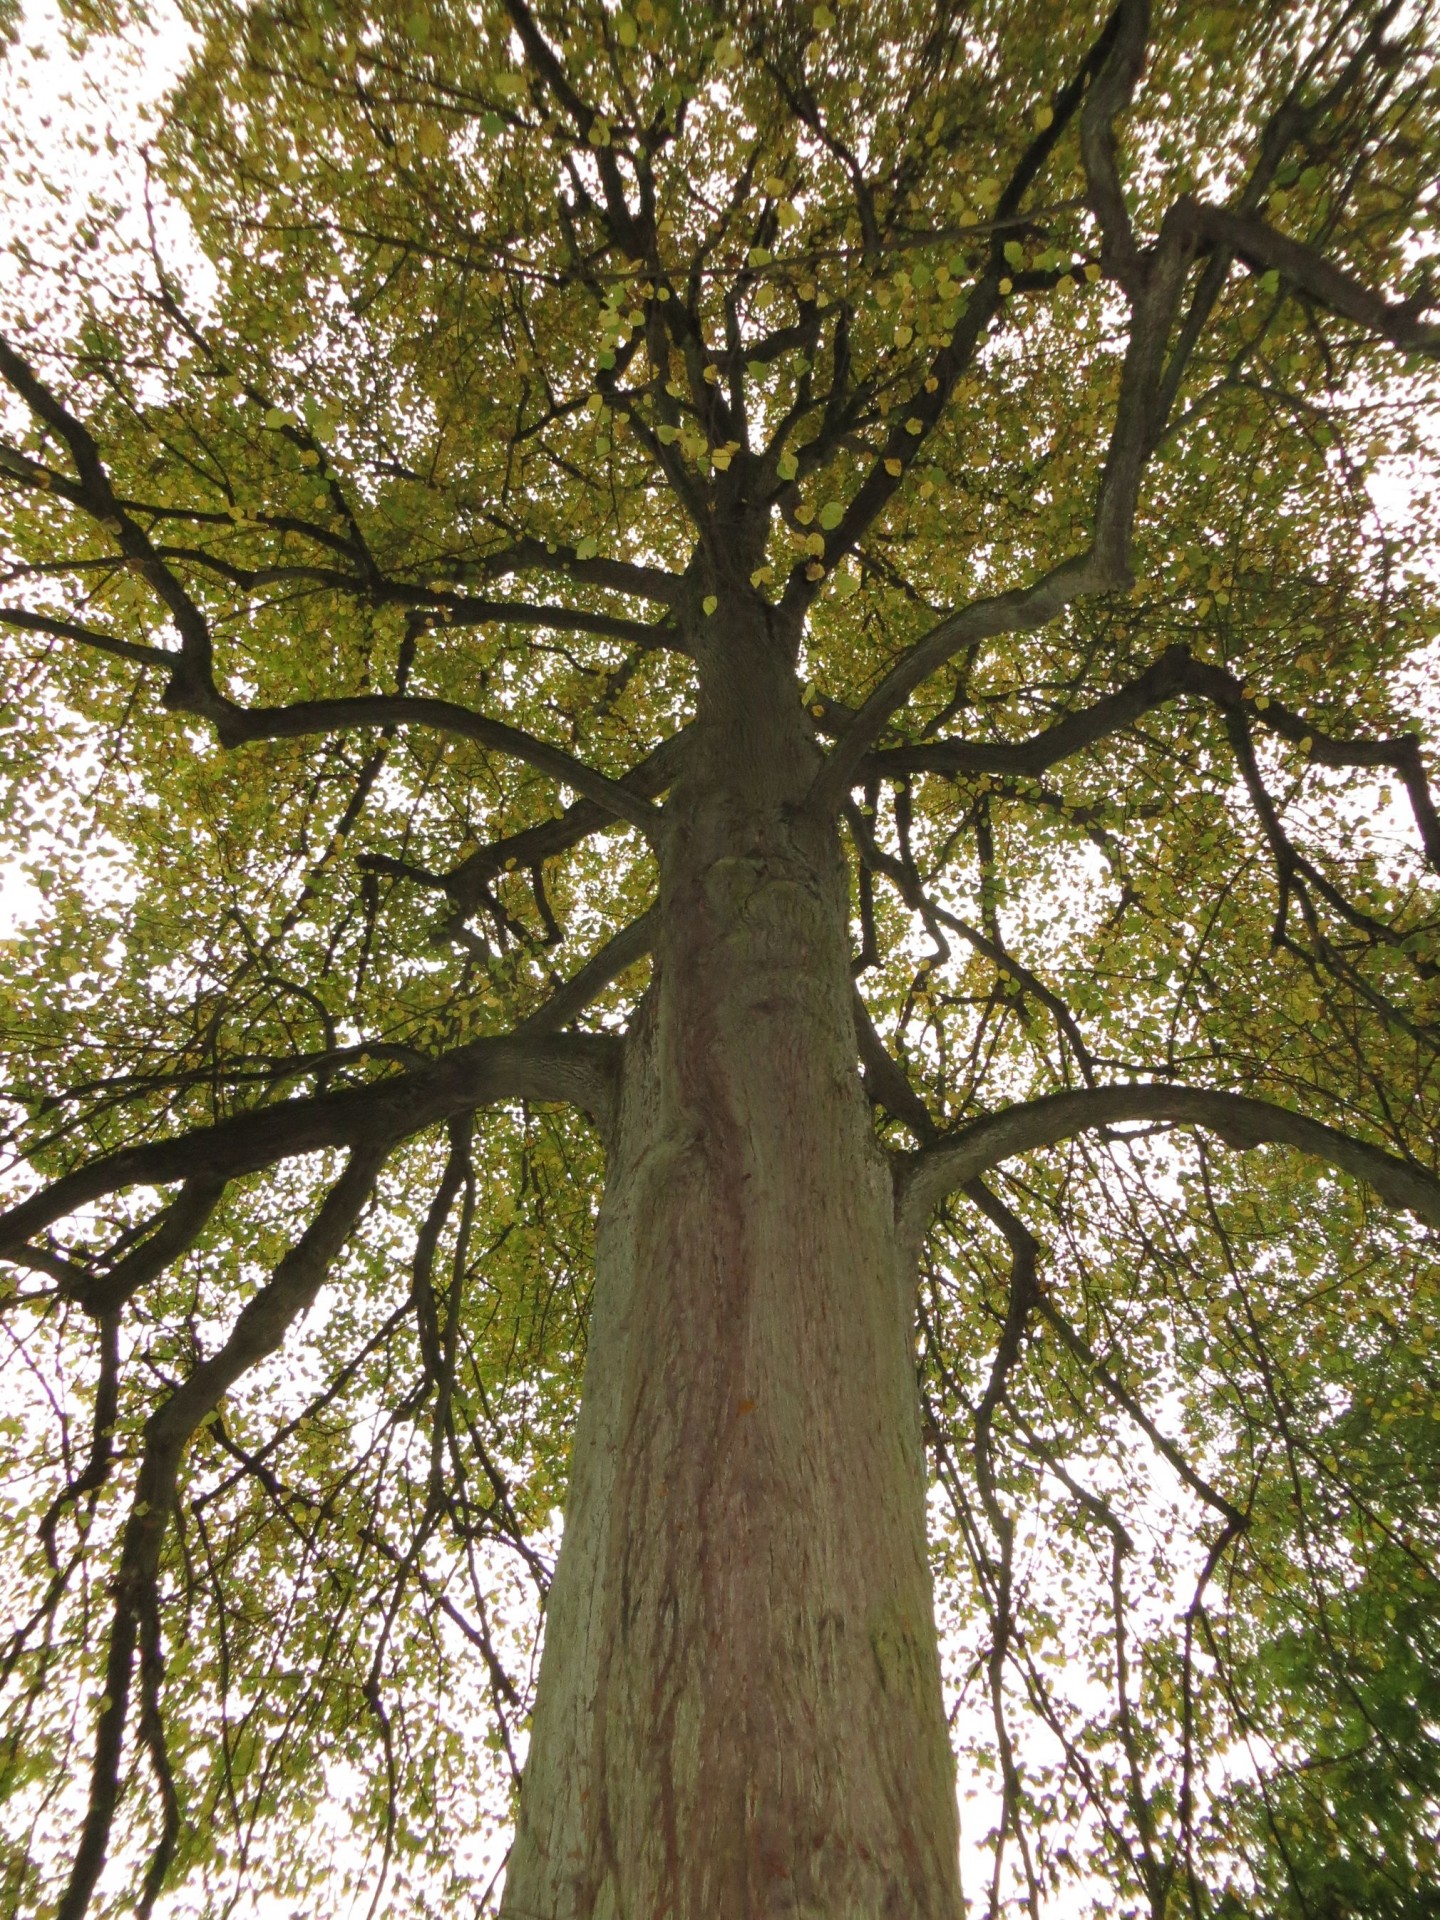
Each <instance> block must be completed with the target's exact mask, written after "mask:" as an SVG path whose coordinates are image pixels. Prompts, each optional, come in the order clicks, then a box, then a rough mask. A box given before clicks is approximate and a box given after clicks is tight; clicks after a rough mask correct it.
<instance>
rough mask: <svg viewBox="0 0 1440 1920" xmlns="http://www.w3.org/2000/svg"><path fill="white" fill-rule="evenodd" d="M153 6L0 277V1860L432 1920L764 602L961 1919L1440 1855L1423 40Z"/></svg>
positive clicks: (1127, 25)
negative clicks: (163, 91)
mask: <svg viewBox="0 0 1440 1920" xmlns="http://www.w3.org/2000/svg"><path fill="white" fill-rule="evenodd" d="M183 11H184V18H185V23H186V28H187V31H188V33H189V35H190V47H189V52H188V55H187V60H186V65H185V69H184V72H183V74H182V76H181V78H180V79H179V81H178V82H177V84H176V86H175V88H174V89H173V92H172V93H171V94H170V95H169V97H168V98H167V100H166V103H165V106H164V110H163V116H162V124H161V127H160V130H159V132H158V135H157V138H156V139H155V141H154V143H153V144H152V145H151V146H150V147H149V148H148V149H147V154H146V169H147V173H146V178H147V182H148V186H147V198H146V207H145V208H139V209H137V208H135V207H122V206H120V205H118V204H114V203H112V202H106V201H105V200H104V199H103V198H102V199H100V200H97V201H96V202H94V203H93V204H89V205H85V206H80V207H76V206H74V205H70V206H68V207H66V208H65V209H64V219H63V221H62V225H61V228H60V229H57V230H56V231H54V232H52V231H48V230H42V228H41V227H40V225H38V224H37V221H38V216H33V217H32V216H28V215H27V218H26V220H25V221H24V222H21V221H20V220H19V219H18V218H16V219H14V220H12V222H11V230H10V231H9V233H8V235H7V236H6V240H7V244H8V252H7V254H6V256H5V258H6V263H7V264H6V272H5V274H4V276H3V288H0V376H3V380H4V383H5V385H4V399H3V402H0V424H3V433H0V502H3V520H0V659H3V673H4V693H3V700H4V715H5V731H4V735H3V741H4V746H3V756H4V758H3V775H4V793H5V804H4V809H3V818H4V823H5V832H6V835H7V843H8V845H9V847H10V848H11V849H13V854H14V857H15V859H16V860H17V861H18V862H20V863H21V865H22V867H23V870H24V871H25V872H26V873H27V874H28V876H29V878H30V881H31V883H32V886H33V888H34V890H35V895H36V898H37V899H38V901H39V902H40V904H39V905H38V906H37V907H36V908H35V910H34V911H33V913H28V914H22V917H21V922H20V924H19V925H18V927H17V929H16V930H15V932H14V934H13V937H11V938H9V939H8V940H6V941H5V942H4V943H3V945H0V1023H3V1031H4V1040H5V1049H6V1055H7V1065H6V1069H5V1077H4V1088H3V1092H4V1109H3V1118H4V1132H5V1141H6V1149H7V1153H8V1156H9V1173H8V1175H7V1183H8V1184H7V1199H8V1204H9V1209H10V1210H9V1211H8V1212H7V1213H6V1214H5V1215H4V1216H3V1218H0V1251H3V1253H4V1256H5V1258H6V1259H7V1260H8V1261H10V1262H11V1263H12V1267H13V1272H14V1278H13V1279H12V1280H10V1281H8V1282H6V1283H5V1291H4V1292H3V1294H0V1328H3V1333H4V1340H5V1349H6V1358H5V1375H6V1395H5V1398H6V1402H7V1405H6V1411H5V1415H4V1420H3V1423H0V1424H3V1428H4V1432H5V1435H6V1444H7V1452H8V1457H7V1473H8V1478H7V1481H6V1493H5V1497H4V1501H3V1503H0V1534H3V1541H4V1554H3V1573H0V1585H3V1589H4V1592H5V1599H6V1616H7V1618H6V1622H5V1628H4V1631H5V1635H6V1637H5V1639H4V1641H3V1649H0V1679H3V1682H4V1686H5V1689H6V1691H5V1696H4V1698H5V1707H4V1715H5V1718H4V1721H3V1733H0V1809H3V1812H0V1822H3V1839H0V1848H3V1851H0V1886H3V1887H4V1903H5V1905H6V1908H7V1910H10V1911H19V1912H25V1913H35V1914H46V1913H52V1912H55V1911H57V1910H58V1911H60V1912H61V1913H63V1914H64V1915H65V1916H66V1920H76V1916H78V1915H79V1914H80V1913H81V1912H83V1911H84V1910H85V1907H86V1904H87V1902H88V1901H89V1899H90V1898H91V1894H92V1889H93V1894H94V1900H95V1902H96V1910H102V1911H113V1912H122V1911H123V1912H133V1911H137V1910H138V1911H140V1912H141V1913H149V1912H150V1911H151V1910H152V1908H154V1910H155V1911H157V1912H165V1911H173V1912H175V1913H183V1912H191V1911H197V1912H205V1913H212V1912H213V1913H216V1914H219V1913H221V1912H227V1911H232V1910H234V1903H235V1902H236V1901H237V1900H242V1899H248V1898H250V1897H252V1896H253V1895H254V1894H255V1893H256V1892H257V1891H269V1892H273V1893H274V1894H276V1895H277V1896H279V1897H283V1898H284V1899H286V1900H288V1901H289V1902H291V1903H292V1904H293V1903H299V1904H300V1905H301V1906H302V1907H303V1909H304V1911H306V1912H307V1913H312V1914H315V1915H319V1914H322V1913H328V1912H330V1911H332V1910H333V1911H336V1912H339V1911H342V1910H344V1901H345V1900H346V1899H348V1898H349V1894H350V1891H351V1889H352V1887H354V1886H359V1887H361V1888H363V1889H364V1890H365V1891H366V1893H367V1895H368V1894H369V1893H370V1892H371V1891H374V1893H375V1898H376V1901H377V1903H378V1904H377V1906H376V1907H375V1908H374V1909H372V1910H374V1911H384V1912H390V1913H395V1914H402V1913H410V1912H414V1913H428V1912H437V1913H438V1912H440V1911H446V1912H449V1911H453V1910H454V1906H455V1902H456V1901H458V1900H462V1899H464V1900H468V1901H473V1900H475V1899H481V1898H489V1897H490V1895H489V1894H487V1891H486V1890H487V1888H489V1889H491V1890H492V1891H493V1887H494V1884H495V1876H496V1872H497V1868H498V1867H499V1865H500V1862H501V1859H502V1857H503V1851H504V1838H503V1836H504V1832H505V1830H506V1826H507V1822H508V1820H509V1818H510V1805H511V1795H512V1793H513V1790H514V1786H515V1783H516V1781H517V1780H518V1777H519V1772H520V1768H521V1764H522V1761H523V1755H524V1738H525V1728H526V1723H527V1715H528V1713H529V1709H530V1705H531V1700H532V1696H533V1689H534V1649H535V1640H536V1635H537V1632H538V1622H539V1619H540V1615H541V1612H542V1610H543V1601H544V1596H545V1594H546V1591H547V1586H548V1582H549V1577H550V1572H551V1568H552V1564H553V1557H554V1553H555V1549H556V1545H557V1542H558V1536H559V1511H560V1508H561V1506H562V1503H563V1498H564V1488H565V1480H566V1468H567V1458H568V1448H569V1441H570V1435H571V1430H572V1425H573V1419H574V1409H575V1405H576V1402H577V1397H578V1394H579V1387H580V1379H581V1373H582V1369H583V1364H584V1358H585V1351H586V1328H587V1312H588V1302H589V1280H588V1275H589V1270H590V1258H591V1254H590V1247H591V1236H592V1232H593V1226H594V1220H595V1216H596V1212H597V1209H598V1207H599V1204H600V1194H601V1187H602V1180H603V1166H604V1136H605V1129H606V1126H607V1124H608V1102H609V1100H610V1088H611V1083H612V1077H613V1073H614V1060H615V1056H616V1050H617V1048H619V1047H620V1046H621V1045H622V1044H623V1036H624V1034H625V1032H626V1030H627V1027H628V1026H629V1024H630V1023H631V1021H632V1019H633V1016H634V1013H635V1009H636V1007H637V1004H638V1003H639V1001H640V998H641V995H642V994H643V992H644V990H645V986H646V982H647V978H648V970H649V954H650V950H651V945H652V940H653V937H654V913H655V908H654V904H653V902H654V890H655V872H656V869H655V857H654V847H655V843H656V836H657V833H658V831H659V825H658V823H659V822H660V821H661V820H662V819H663V815H664V806H665V796H666V795H667V793H668V791H669V789H670V787H671V784H672V782H673V781H674V780H675V778H676V776H677V772H678V770H679V769H680V768H681V766H682V765H683V764H684V758H685V754H686V751H687V742H688V740H689V738H690V735H691V731H692V728H693V724H694V711H695V657H696V652H697V644H698V642H697V635H703V633H704V632H705V630H706V628H707V623H711V622H714V621H716V620H719V619H724V618H725V617H726V613H727V609H728V608H729V607H730V606H731V605H735V604H740V603H742V602H743V603H744V604H745V605H746V606H748V607H750V608H751V609H752V610H756V609H758V610H760V614H761V617H763V618H764V619H766V620H771V621H773V622H777V623H788V624H789V627H790V628H792V629H793V630H794V631H795V632H796V633H798V634H800V635H801V636H802V638H801V640H800V643H799V644H800V648H801V652H800V664H799V669H798V685H797V695H798V697H800V698H802V699H803V701H804V705H805V709H806V714H807V720H808V724H809V726H810V727H811V729H812V730H813V733H814V736H815V740H816V742H817V745H818V748H819V749H820V751H821V752H822V754H823V764H822V770H821V772H820V774H819V777H818V780H817V784H816V789H815V797H816V804H817V805H822V806H828V807H830V808H831V809H832V810H833V811H834V812H835V814H836V815H837V816H838V817H839V818H840V819H841V821H842V823H843V834H844V845H845V848H846V855H847V859H848V861H849V863H850V874H851V887H852V905H853V947H854V954H855V961H854V975H855V987H856V994H857V1002H856V1009H857V1010H856V1028H857V1038H856V1046H857V1050H858V1057H859V1059H860V1061H861V1062H862V1065H863V1070H864V1075H865V1085H866V1089H867V1091H868V1093H869V1095H870V1097H871V1100H872V1102H873V1104H874V1109H875V1127H876V1130H877V1135H878V1137H879V1139H880V1140H881V1142H882V1143H883V1145H884V1146H885V1147H886V1149H887V1150H888V1151H890V1152H891V1153H892V1154H893V1155H894V1162H895V1166H896V1170H897V1180H898V1183H899V1191H900V1193H901V1206H902V1214H903V1215H904V1217H905V1218H907V1219H908V1220H909V1222H910V1223H911V1225H912V1226H913V1229H914V1233H915V1235H916V1237H917V1240H918V1239H922V1238H923V1244H924V1253H923V1256H922V1284H921V1292H920V1304H919V1316H918V1333H917V1343H916V1361H917V1367H918V1371H919V1379H920V1386H921V1392H922V1396H923V1407H924V1419H925V1429H926V1443H927V1448H928V1455H929V1461H930V1466H931V1470H932V1474H933V1488H932V1499H931V1523H932V1549H933V1561H934V1569H935V1577H936V1582H937V1607H938V1618H939V1622H940V1626H941V1629H942V1636H943V1637H942V1647H943V1653H944V1659H945V1667H946V1680H947V1686H948V1688H949V1695H948V1697H949V1700H950V1702H951V1703H952V1704H953V1706H954V1714H953V1718H952V1729H953V1734H954V1741H955V1747H956V1753H957V1760H958V1766H959V1775H960V1784H961V1791H962V1803H961V1804H962V1812H961V1818H962V1829H963V1833H964V1840H965V1862H966V1874H967V1894H968V1896H969V1899H970V1901H971V1903H972V1906H973V1910H974V1911H975V1912H977V1913H978V1912H991V1913H995V1914H998V1913H1000V1912H1001V1911H1012V1912H1016V1911H1019V1912H1029V1913H1032V1914H1034V1915H1037V1916H1038V1915H1041V1914H1044V1913H1046V1912H1049V1913H1053V1914H1059V1913H1080V1912H1092V1911H1093V1912H1095V1913H1105V1914H1112V1913H1130V1912H1135V1913H1145V1914H1148V1915H1150V1916H1152V1920H1160V1917H1161V1916H1164V1915H1176V1914H1184V1915H1187V1916H1191V1915H1193V1916H1202V1915H1204V1916H1209V1915H1225V1914H1231V1915H1239V1914H1251V1913H1253V1914H1257V1915H1258V1914H1265V1915H1275V1916H1279V1915H1295V1916H1302V1915H1304V1916H1310V1915H1315V1916H1320V1915H1326V1916H1332V1915H1333V1916H1339V1915H1347V1914H1357V1915H1358V1914H1364V1915H1367V1916H1377V1917H1378V1916H1394V1917H1395V1920H1401V1917H1402V1916H1415V1915H1420V1914H1426V1913H1433V1912H1435V1911H1437V1907H1436V1895H1435V1893H1434V1891H1433V1888H1434V1884H1435V1880H1436V1873H1437V1860H1436V1854H1435V1848H1436V1844H1437V1839H1436V1836H1437V1831H1440V1744H1437V1741H1436V1737H1435V1729H1436V1724H1437V1720H1440V1691H1437V1689H1440V1681H1437V1677H1436V1676H1437V1674H1440V1591H1437V1581H1440V1419H1437V1415H1440V1398H1437V1395H1436V1377H1435V1362H1434V1353H1435V1350H1436V1347H1435V1343H1436V1335H1437V1320H1440V1247H1437V1242H1436V1231H1437V1228H1440V1179H1437V1166H1436V1129H1437V1117H1440V1079H1437V1072H1436V1065H1437V1043H1440V891H1437V883H1436V872H1437V870H1440V817H1437V813H1436V808H1435V804H1434V800H1433V797H1432V792H1431V788H1430V785H1429V784H1428V778H1427V768H1428V767H1429V766H1430V765H1431V764H1433V746H1434V739H1435V730H1436V727H1437V724H1440V706H1437V700H1436V694H1435V683H1434V665H1435V648H1434V642H1435V638H1436V635H1437V631H1440V627H1437V619H1440V607H1437V595H1436V582H1435V577H1434V569H1433V555H1434V542H1435V536H1436V532H1437V500H1436V496H1435V493H1434V491H1433V487H1434V477H1435V476H1434V453H1435V424H1434V423H1435V414H1434V407H1435V403H1436V381H1435V372H1434V367H1435V361H1436V357H1437V350H1440V328H1437V326H1436V324H1435V323H1434V322H1433V321H1432V320H1431V319H1429V318H1428V317H1427V315H1428V313H1429V311H1430V307H1431V289H1432V278H1431V276H1432V275H1433V272H1434V265H1435V260H1436V257H1437V255H1436V251H1435V249H1436V241H1435V237H1434V236H1435V229H1436V225H1437V222H1440V199H1437V197H1436V193H1437V190H1436V180H1437V176H1440V78H1437V76H1440V66H1437V64H1436V61H1437V48H1436V40H1435V15H1434V9H1433V7H1431V6H1430V5H1429V4H1427V3H1426V0H1419V3H1418V4H1415V5H1411V6H1405V7H1402V6H1401V5H1399V4H1398V3H1397V0H1389V4H1385V5H1375V4H1370V3H1369V0H1354V3H1353V4H1352V3H1345V0H1287V3H1286V4H1283V5H1277V6H1272V7H1267V8H1257V7H1252V6H1246V5H1239V4H1221V3H1220V0H1216V3H1214V4H1210V3H1209V0H1205V3H1204V4H1201V3H1199V0H1187V3H1186V4H1173V5H1157V6H1156V7H1155V9H1154V13H1153V17H1151V15H1150V12H1149V11H1148V10H1147V8H1146V7H1145V6H1144V5H1143V4H1140V0H1119V4H1117V5H1116V6H1115V8H1114V9H1113V11H1110V12H1105V11H1102V10H1101V9H1099V8H1091V7H1083V6H1079V5H1075V4H1073V0H1071V4H1058V3H1056V0H940V4H938V5H930V6H917V5H915V4H913V0H863V4H861V3H860V0H850V3H845V0H832V4H828V5H827V4H820V5H813V6H812V5H808V4H807V5H803V6H802V5H796V4H792V0H768V3H765V4H761V3H760V0H756V3H755V4H748V3H745V4H737V5H730V6H725V5H705V4H699V3H698V0H665V3H664V4H660V0H635V4H633V5H631V6H629V7H627V8H621V9H617V8H613V7H610V6H607V5H602V4H600V3H599V0H543V3H541V4H535V5H533V6H531V5H527V4H526V0H503V3H502V0H493V3H492V0H483V3H482V4H476V5H473V6H470V7H461V6H458V5H452V4H449V0H438V3H435V4H427V5H423V6H414V5H413V4H410V0H407V5H406V6H398V5H395V4H392V3H391V0H382V3H381V4H370V5H366V6H364V7H361V6H358V5H355V4H352V0H296V4H293V5H292V4H283V3H272V0H263V3H261V0H257V3H256V4H251V5H232V4H229V3H228V0H186V5H185V7H184V9H183ZM73 30H74V31H75V32H76V33H77V34H79V33H81V32H82V30H83V32H84V33H85V34H86V35H88V38H86V39H85V40H84V46H85V58H86V59H87V60H89V61H93V62H97V63H98V62H103V61H104V60H105V58H106V57H107V55H106V49H107V45H108V41H107V37H106V36H107V34H110V33H117V32H119V33H130V34H136V35H138V34H143V32H144V31H145V28H144V26H143V24H141V23H136V22H134V21H128V22H127V21H126V20H125V19H122V18H120V17H118V16H117V17H106V18H104V19H100V20H96V19H92V18H90V17H89V16H87V17H86V18H85V19H84V21H83V22H82V23H80V24H78V25H76V26H75V27H74V28H73ZM17 31H18V32H19V33H20V34H21V36H22V37H23V35H24V33H25V31H26V27H25V22H24V21H23V20H22V21H21V22H20V23H19V27H18V29H17ZM5 143H6V144H5V161H6V165H7V166H8V167H9V168H10V169H11V173H12V182H13V181H14V180H21V179H24V180H26V181H27V184H28V182H29V181H30V180H31V179H33V178H34V177H37V176H38V178H39V179H40V181H41V183H42V184H43V182H44V181H45V179H46V178H47V177H48V176H49V172H50V169H51V167H52V165H53V166H54V168H55V171H54V176H53V177H54V181H55V183H57V184H56V192H57V194H61V193H63V170H62V169H61V168H60V167H59V165H58V161H57V156H56V154H55V153H54V152H53V151H45V150H42V151H41V152H39V153H38V154H34V153H30V154H27V153H26V152H25V151H24V150H23V147H22V146H21V144H20V142H19V138H18V135H16V134H15V133H14V131H13V130H12V131H11V132H10V133H9V134H7V135H6V136H5ZM10 204H11V206H12V208H14V207H16V206H18V205H19V201H18V200H12V201H11V202H10ZM27 204H30V203H27ZM147 212H148V215H149V219H148V224H147V220H146V217H145V216H146V213H147ZM907 1208H908V1213H906V1212H905V1210H906V1209H907ZM102 1861H103V1862H104V1864H103V1867H102ZM87 1876H88V1878H87ZM97 1876H98V1878H97ZM67 1886H68V1888H69V1891H68V1893H66V1892H64V1889H65V1888H66V1887H67Z"/></svg>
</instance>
